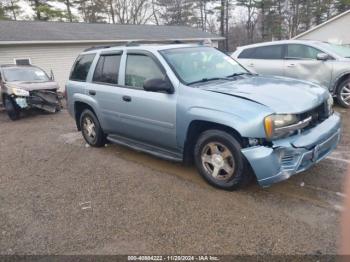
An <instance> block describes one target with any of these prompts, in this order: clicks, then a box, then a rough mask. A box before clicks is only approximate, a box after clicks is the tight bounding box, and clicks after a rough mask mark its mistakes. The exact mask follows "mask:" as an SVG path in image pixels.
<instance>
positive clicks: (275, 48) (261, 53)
mask: <svg viewBox="0 0 350 262" xmlns="http://www.w3.org/2000/svg"><path fill="white" fill-rule="evenodd" d="M238 58H250V59H271V60H272V59H282V58H283V46H282V45H270V46H261V47H255V48H250V49H245V50H244V51H243V52H242V53H241V54H240V55H239V57H238Z"/></svg>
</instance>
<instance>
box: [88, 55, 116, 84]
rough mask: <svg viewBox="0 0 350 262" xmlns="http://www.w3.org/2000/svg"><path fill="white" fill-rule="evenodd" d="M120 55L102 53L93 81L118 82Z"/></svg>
mask: <svg viewBox="0 0 350 262" xmlns="http://www.w3.org/2000/svg"><path fill="white" fill-rule="evenodd" d="M120 59H121V55H120V54H118V55H103V56H101V57H100V59H99V60H98V63H97V66H96V69H95V73H94V77H93V81H94V82H100V83H107V84H118V75H119V66H120Z"/></svg>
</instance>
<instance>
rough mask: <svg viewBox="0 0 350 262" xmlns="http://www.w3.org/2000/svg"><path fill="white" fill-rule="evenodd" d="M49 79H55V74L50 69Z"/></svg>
mask: <svg viewBox="0 0 350 262" xmlns="http://www.w3.org/2000/svg"><path fill="white" fill-rule="evenodd" d="M50 80H52V81H54V80H55V75H54V74H53V71H52V69H51V70H50Z"/></svg>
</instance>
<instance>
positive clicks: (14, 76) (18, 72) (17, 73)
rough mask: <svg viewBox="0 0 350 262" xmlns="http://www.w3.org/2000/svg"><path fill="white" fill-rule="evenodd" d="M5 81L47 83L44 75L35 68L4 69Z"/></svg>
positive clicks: (46, 77)
mask: <svg viewBox="0 0 350 262" xmlns="http://www.w3.org/2000/svg"><path fill="white" fill-rule="evenodd" d="M3 71H4V77H5V81H8V82H14V81H33V82H41V81H48V80H49V78H48V76H47V75H46V73H45V72H44V71H43V70H41V69H39V68H37V67H12V68H4V69H3Z"/></svg>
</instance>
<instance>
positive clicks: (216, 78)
mask: <svg viewBox="0 0 350 262" xmlns="http://www.w3.org/2000/svg"><path fill="white" fill-rule="evenodd" d="M215 80H229V79H228V78H226V77H212V78H202V79H201V80H198V81H194V82H191V83H188V84H187V85H193V84H197V83H205V82H209V81H215Z"/></svg>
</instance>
